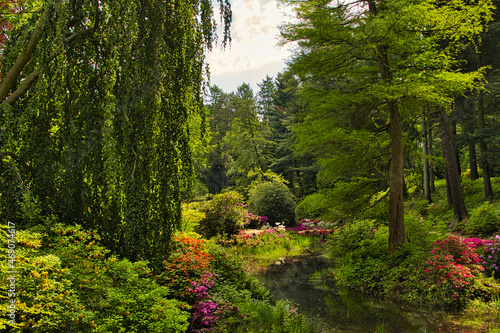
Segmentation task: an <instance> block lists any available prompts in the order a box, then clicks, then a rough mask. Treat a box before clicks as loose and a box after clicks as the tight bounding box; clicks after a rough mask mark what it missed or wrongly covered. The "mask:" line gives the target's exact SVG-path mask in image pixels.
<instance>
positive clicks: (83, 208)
mask: <svg viewBox="0 0 500 333" xmlns="http://www.w3.org/2000/svg"><path fill="white" fill-rule="evenodd" d="M219 2H220V4H221V13H222V16H223V18H224V31H225V39H224V41H223V42H224V43H225V42H226V41H227V40H228V37H229V36H228V31H229V30H228V28H229V24H230V19H231V13H230V6H229V3H228V2H227V1H223V0H221V1H219ZM27 6H28V7H27V10H26V11H25V13H24V14H23V17H22V20H20V21H19V23H18V24H16V25H15V26H14V28H13V29H12V30H11V32H10V33H9V35H8V38H7V41H6V43H5V46H4V50H3V51H4V52H3V56H4V67H3V73H2V82H1V83H0V101H1V104H0V127H2V138H1V141H0V156H1V157H2V160H1V163H0V165H1V166H0V182H1V183H2V184H1V185H2V187H1V191H2V195H1V196H0V207H1V211H0V215H1V217H2V220H4V221H6V220H16V221H19V222H20V226H21V225H22V224H24V226H26V223H27V222H26V221H25V220H22V219H21V220H20V218H19V217H18V216H15V215H10V214H11V213H12V212H14V211H15V210H16V209H15V208H16V207H13V205H15V203H14V202H13V201H11V200H10V199H9V198H10V197H11V196H15V195H17V196H19V193H22V192H24V194H23V195H22V196H21V197H23V198H28V199H25V200H24V203H21V207H17V211H20V209H21V208H22V206H23V205H27V204H28V202H26V200H33V201H34V202H37V203H39V205H40V207H41V209H42V214H44V215H45V216H49V215H50V214H53V215H55V216H58V217H59V219H60V220H61V221H62V222H65V223H82V224H83V225H84V226H85V227H88V228H94V229H97V230H98V232H99V233H101V235H102V236H103V238H104V241H105V243H106V244H107V246H109V247H110V248H111V249H113V250H115V251H117V252H118V253H120V254H122V255H124V256H126V257H128V258H130V259H132V260H135V259H139V258H143V259H147V260H149V261H150V262H151V263H152V265H153V267H154V268H155V269H160V268H161V264H162V260H163V258H164V257H165V256H166V255H167V254H168V251H169V244H170V237H171V235H172V232H173V230H174V229H175V228H176V227H178V226H179V223H180V202H181V200H182V198H183V193H184V192H183V188H185V187H187V186H189V183H190V179H191V177H192V166H191V155H190V145H189V124H190V119H191V118H192V117H193V115H194V114H196V113H200V112H202V98H201V92H202V89H203V75H204V69H205V64H204V59H205V56H204V54H205V52H206V51H207V50H210V48H211V47H212V44H213V42H214V40H215V35H214V33H215V21H214V13H213V8H212V2H211V1H208V0H199V1H184V0H180V1H166V2H165V1H158V0H144V1H131V2H130V1H129V2H123V1H106V0H99V1H98V0H70V1H56V0H50V1H28V2H27ZM13 174H15V175H18V177H16V178H15V179H14V181H13V180H12V178H11V177H12V175H13ZM26 193H27V194H29V195H28V196H27V195H25V194H26ZM30 198H31V199H30Z"/></svg>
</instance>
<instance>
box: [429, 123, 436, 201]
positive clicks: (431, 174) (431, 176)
mask: <svg viewBox="0 0 500 333" xmlns="http://www.w3.org/2000/svg"><path fill="white" fill-rule="evenodd" d="M430 118H431V117H430V116H428V117H427V134H428V137H429V141H428V142H427V143H428V147H427V148H428V149H427V150H428V152H429V183H430V186H431V192H436V187H435V186H434V163H433V162H432V154H433V152H434V147H433V146H432V127H431V119H430Z"/></svg>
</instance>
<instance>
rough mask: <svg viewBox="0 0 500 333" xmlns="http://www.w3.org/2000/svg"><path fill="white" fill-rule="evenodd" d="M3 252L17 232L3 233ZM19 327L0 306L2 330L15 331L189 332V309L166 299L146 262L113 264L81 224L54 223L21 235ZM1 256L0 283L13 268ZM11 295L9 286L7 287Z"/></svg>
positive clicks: (17, 263)
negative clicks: (13, 233)
mask: <svg viewBox="0 0 500 333" xmlns="http://www.w3.org/2000/svg"><path fill="white" fill-rule="evenodd" d="M1 234H2V235H1V236H2V237H1V241H0V243H1V248H2V249H7V248H8V247H7V244H8V240H9V239H10V238H9V236H10V234H7V235H6V234H5V232H3V230H2V232H1ZM12 238H15V240H16V248H15V250H16V252H15V254H16V260H15V262H14V264H15V266H14V268H15V270H16V274H15V277H16V281H15V282H16V283H15V289H16V290H15V292H16V298H15V299H16V320H15V322H16V325H15V326H14V327H13V326H12V325H10V323H9V322H8V321H7V320H6V319H7V318H8V317H7V312H6V311H8V309H7V307H4V306H2V307H0V330H3V329H6V328H7V329H8V328H10V330H11V331H12V332H68V331H69V332H102V333H104V332H106V333H107V332H184V331H185V330H186V329H187V327H188V318H189V316H190V315H189V313H188V312H187V311H184V309H188V308H189V306H187V305H186V304H184V303H181V302H179V301H178V300H175V299H167V296H168V289H167V288H166V287H161V286H159V285H157V284H156V283H155V281H154V280H153V279H152V277H151V275H152V273H151V271H150V270H149V268H148V267H147V264H146V262H143V261H139V262H136V263H134V264H132V263H130V262H129V261H127V260H117V259H116V258H114V257H111V258H107V259H106V254H107V250H105V249H104V248H103V247H102V246H100V245H99V237H98V236H97V235H96V234H95V233H93V232H90V231H86V230H83V229H82V228H81V227H80V226H65V225H62V224H55V225H53V226H52V227H49V228H46V227H44V226H41V227H36V228H33V229H31V230H27V231H17V233H15V236H13V237H12ZM8 265H10V264H9V262H8V261H7V251H1V252H0V272H1V273H0V278H1V279H2V280H4V281H5V279H6V278H7V274H8V271H9V270H11V269H12V268H13V267H9V266H8ZM0 292H1V293H2V295H7V285H6V284H1V285H0Z"/></svg>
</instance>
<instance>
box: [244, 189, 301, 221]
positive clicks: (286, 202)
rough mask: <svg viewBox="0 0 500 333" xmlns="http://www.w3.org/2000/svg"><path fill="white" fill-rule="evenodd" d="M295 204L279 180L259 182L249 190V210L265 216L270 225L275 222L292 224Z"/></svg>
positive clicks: (290, 193)
mask: <svg viewBox="0 0 500 333" xmlns="http://www.w3.org/2000/svg"><path fill="white" fill-rule="evenodd" d="M296 206H297V204H296V203H295V198H294V196H293V194H292V192H291V191H290V190H289V189H288V187H286V185H284V184H283V183H281V182H277V181H273V182H263V183H259V184H257V185H255V186H254V187H252V189H251V190H250V192H249V198H248V208H249V210H250V211H251V212H252V213H254V214H257V215H261V216H267V218H268V223H269V224H271V225H275V224H276V223H277V222H284V223H285V224H286V225H294V224H295V222H296V215H295V208H296Z"/></svg>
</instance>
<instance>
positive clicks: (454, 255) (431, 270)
mask: <svg viewBox="0 0 500 333" xmlns="http://www.w3.org/2000/svg"><path fill="white" fill-rule="evenodd" d="M478 244H480V242H474V241H471V240H466V239H461V238H459V237H454V236H452V237H448V238H444V239H440V240H437V241H436V242H434V249H433V250H432V251H431V253H432V254H433V256H432V257H427V264H428V265H429V266H430V267H427V268H426V269H425V271H426V273H427V274H428V276H427V278H428V282H429V285H428V289H429V292H431V295H430V297H431V298H437V297H441V298H442V301H444V302H445V303H449V304H452V303H458V304H460V303H462V302H463V301H465V300H466V298H467V297H468V294H469V291H470V286H471V283H472V280H473V279H474V278H475V277H476V276H478V275H479V273H480V272H481V271H483V270H484V268H483V267H482V266H481V265H480V263H481V261H480V258H479V255H478V254H477V253H476V252H475V251H474V250H475V249H476V247H477V246H478ZM434 300H435V301H438V300H437V299H434Z"/></svg>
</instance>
